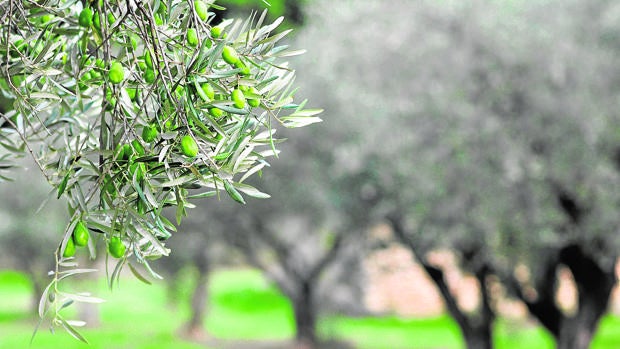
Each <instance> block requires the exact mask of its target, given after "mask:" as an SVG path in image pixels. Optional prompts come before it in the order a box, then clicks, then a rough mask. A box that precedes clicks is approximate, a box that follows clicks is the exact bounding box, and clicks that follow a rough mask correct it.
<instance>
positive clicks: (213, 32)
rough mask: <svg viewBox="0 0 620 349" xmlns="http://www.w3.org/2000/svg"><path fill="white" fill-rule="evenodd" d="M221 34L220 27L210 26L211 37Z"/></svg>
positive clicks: (217, 36)
mask: <svg viewBox="0 0 620 349" xmlns="http://www.w3.org/2000/svg"><path fill="white" fill-rule="evenodd" d="M220 35H222V27H213V28H211V36H212V37H213V38H216V39H217V38H219V37H220Z"/></svg>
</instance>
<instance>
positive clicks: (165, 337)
mask: <svg viewBox="0 0 620 349" xmlns="http://www.w3.org/2000/svg"><path fill="white" fill-rule="evenodd" d="M186 279H188V278H186ZM121 281H122V282H121V285H120V289H116V290H114V291H113V292H111V291H109V290H108V289H107V288H106V286H105V280H100V282H99V283H98V285H97V287H96V293H97V296H100V297H103V298H105V299H107V302H106V303H104V304H102V305H101V306H100V311H101V326H100V327H99V328H96V329H84V330H83V334H84V335H85V336H86V338H87V339H88V340H89V341H90V343H91V344H90V346H87V345H84V344H81V343H79V342H77V341H75V340H74V339H72V338H71V337H70V336H69V335H67V334H66V333H64V332H62V331H61V332H60V333H57V334H55V335H52V334H50V333H49V331H47V330H46V329H43V330H41V331H40V332H39V333H38V334H37V336H36V337H35V339H34V343H33V345H32V348H33V349H38V348H66V349H72V348H119V349H124V348H127V349H129V348H132V349H155V348H172V347H174V348H180V349H193V348H216V347H218V346H217V345H216V346H207V345H205V344H202V345H200V344H197V343H192V342H189V341H184V340H182V339H179V337H178V336H177V334H178V333H179V329H180V328H181V324H182V323H183V321H184V319H186V317H187V313H188V309H187V307H186V306H184V305H181V306H178V307H176V306H172V305H171V304H170V302H168V300H167V299H166V293H165V289H164V287H163V285H162V284H156V285H153V286H148V285H144V284H142V283H140V282H139V281H137V280H135V279H133V278H131V277H128V278H126V279H123V280H121ZM186 282H187V281H186ZM29 287H30V285H29V283H28V281H27V280H26V278H25V277H24V276H23V275H21V274H19V273H15V272H7V271H5V272H0V348H27V347H28V344H29V341H30V336H31V334H32V330H33V328H34V325H35V319H33V318H31V317H30V316H29V309H28V307H29V301H30V294H29ZM187 295H188V292H185V293H181V298H185V297H186V296H187ZM210 295H211V305H210V313H209V317H208V319H207V322H206V328H207V331H208V332H209V333H210V334H211V335H212V336H214V337H216V338H218V341H219V342H223V343H227V341H231V340H256V341H266V340H268V341H284V340H287V339H289V338H291V336H292V334H293V330H294V327H293V324H292V313H291V310H290V306H289V304H288V302H287V300H286V299H285V298H284V297H282V296H281V295H280V294H279V293H278V292H277V291H276V290H275V289H274V288H273V287H271V286H270V285H269V284H268V283H267V282H266V281H265V280H264V279H263V278H262V277H261V276H260V274H259V273H257V272H255V271H253V270H221V271H218V272H216V273H214V274H213V276H212V278H211V285H210ZM319 333H320V334H321V335H322V336H323V337H330V338H337V339H340V340H346V341H349V342H351V343H355V345H356V347H357V348H361V349H400V348H402V349H405V348H408V349H409V348H420V349H422V348H428V349H430V348H446V349H448V348H450V349H452V348H454V349H457V348H462V344H461V339H460V334H459V331H458V328H457V326H456V325H455V324H454V322H453V321H452V320H451V319H450V318H448V317H445V316H443V317H438V318H431V319H401V318H397V317H377V318H348V317H338V316H332V317H328V318H325V319H323V320H322V321H321V323H320V325H319ZM495 342H496V347H497V348H500V349H501V348H506V349H507V348H511V349H513V348H515V349H519V348H523V349H525V348H540V349H545V348H553V342H552V341H551V338H550V337H549V336H548V335H547V334H546V333H545V332H544V331H543V330H542V329H540V328H538V327H535V326H532V325H529V326H522V325H519V326H515V324H514V323H513V322H508V321H499V323H498V325H497V327H496V338H495ZM619 347H620V318H618V317H612V316H609V317H606V318H605V319H604V321H603V322H602V324H601V327H600V331H599V333H598V335H597V337H596V338H595V341H594V343H593V345H592V348H593V349H604V348H619Z"/></svg>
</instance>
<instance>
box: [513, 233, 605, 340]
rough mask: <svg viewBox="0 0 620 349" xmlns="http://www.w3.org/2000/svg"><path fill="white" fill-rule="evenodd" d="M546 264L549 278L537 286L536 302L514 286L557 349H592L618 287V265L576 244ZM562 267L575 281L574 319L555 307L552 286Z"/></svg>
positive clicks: (563, 249)
mask: <svg viewBox="0 0 620 349" xmlns="http://www.w3.org/2000/svg"><path fill="white" fill-rule="evenodd" d="M545 263H546V266H545V269H546V270H547V272H546V273H545V276H546V277H544V278H543V279H544V280H542V281H541V282H540V283H539V284H537V285H535V289H536V293H537V295H538V296H537V298H536V299H529V298H528V297H527V296H526V295H525V294H524V292H523V290H522V287H521V286H520V285H519V284H518V282H516V281H514V280H513V281H512V283H511V287H512V288H513V289H514V290H515V291H516V294H517V295H518V296H519V298H520V299H521V300H522V301H523V302H524V303H525V304H526V306H527V308H528V310H529V312H530V314H532V315H533V316H534V317H536V318H537V319H538V321H539V322H540V323H541V324H542V325H543V326H544V327H545V328H546V329H547V331H549V333H551V335H552V336H553V337H554V338H555V340H556V347H557V348H558V349H587V348H589V347H590V343H591V342H592V338H593V337H594V334H595V333H596V329H597V327H598V324H599V322H600V319H601V317H602V316H603V315H604V314H605V312H606V311H607V306H608V304H609V298H610V296H611V291H612V290H613V288H614V286H615V284H616V274H615V263H612V264H611V265H610V266H608V267H604V266H602V265H601V264H600V263H598V262H597V261H596V260H595V259H594V258H593V257H592V256H589V255H588V254H587V253H586V252H585V251H584V250H583V248H582V247H581V246H579V245H576V244H571V245H568V246H565V247H563V248H562V249H560V250H559V251H558V253H557V256H554V257H553V258H549V259H548V260H547V261H546V262H545ZM560 265H564V266H566V267H568V269H569V270H570V271H571V273H572V274H573V279H574V280H575V286H576V288H577V292H578V302H579V304H578V308H577V313H576V314H575V315H573V316H568V315H566V314H564V313H563V312H562V311H561V310H560V309H559V308H558V307H557V305H556V300H555V295H554V290H555V288H554V287H553V285H554V284H555V283H556V279H555V278H556V276H555V272H556V270H557V268H558V267H560Z"/></svg>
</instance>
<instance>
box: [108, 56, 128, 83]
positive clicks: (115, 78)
mask: <svg viewBox="0 0 620 349" xmlns="http://www.w3.org/2000/svg"><path fill="white" fill-rule="evenodd" d="M108 79H110V82H111V83H113V84H115V85H117V84H120V83H121V82H123V80H125V70H124V69H123V65H122V64H121V63H120V62H116V61H115V62H112V64H111V65H110V71H109V72H108Z"/></svg>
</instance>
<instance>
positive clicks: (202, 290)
mask: <svg viewBox="0 0 620 349" xmlns="http://www.w3.org/2000/svg"><path fill="white" fill-rule="evenodd" d="M194 265H195V266H196V269H197V270H198V277H197V279H196V286H195V288H194V292H193V293H192V298H191V301H190V309H191V317H190V319H189V321H188V323H187V333H188V335H189V336H190V337H191V338H203V337H205V336H206V331H205V328H204V321H205V315H206V313H207V300H208V298H209V297H208V279H209V269H210V268H209V256H208V254H207V247H206V246H202V248H200V249H198V251H197V252H196V254H195V255H194Z"/></svg>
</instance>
